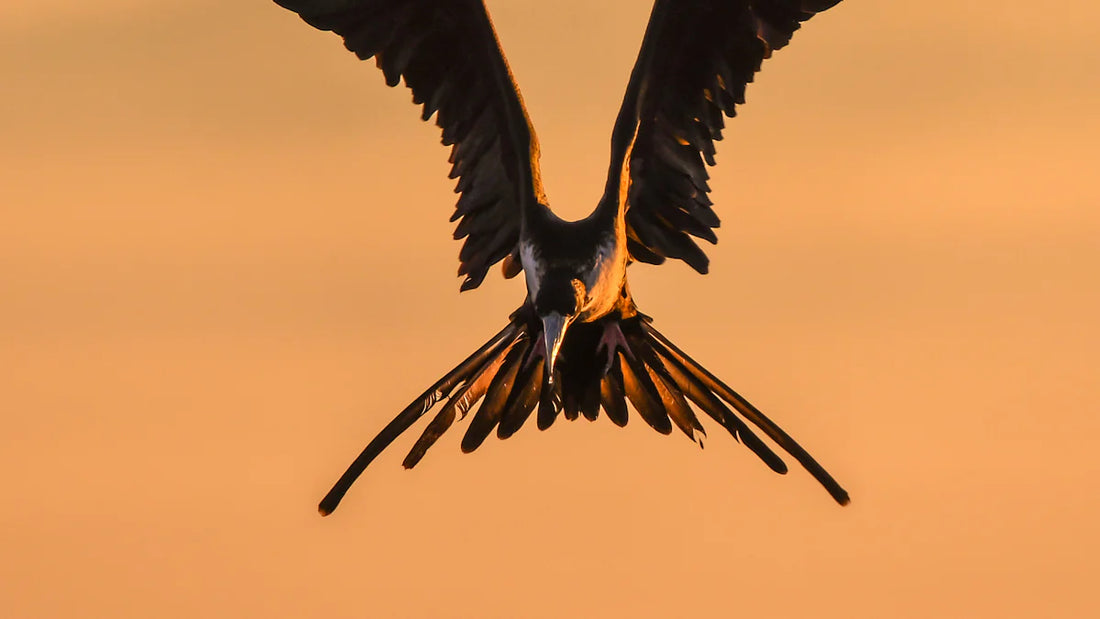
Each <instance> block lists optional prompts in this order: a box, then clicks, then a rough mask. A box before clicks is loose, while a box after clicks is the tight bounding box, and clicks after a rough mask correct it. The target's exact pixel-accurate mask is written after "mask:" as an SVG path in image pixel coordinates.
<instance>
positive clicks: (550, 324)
mask: <svg viewBox="0 0 1100 619" xmlns="http://www.w3.org/2000/svg"><path fill="white" fill-rule="evenodd" d="M571 322H573V317H572V316H563V315H562V314H559V313H557V312H550V313H549V314H547V315H545V316H543V317H542V334H543V337H544V338H545V340H546V380H547V382H548V383H549V384H551V385H552V384H554V364H555V362H556V361H557V360H558V352H559V351H560V350H561V342H562V340H563V339H565V330H566V329H567V328H569V324H570V323H571Z"/></svg>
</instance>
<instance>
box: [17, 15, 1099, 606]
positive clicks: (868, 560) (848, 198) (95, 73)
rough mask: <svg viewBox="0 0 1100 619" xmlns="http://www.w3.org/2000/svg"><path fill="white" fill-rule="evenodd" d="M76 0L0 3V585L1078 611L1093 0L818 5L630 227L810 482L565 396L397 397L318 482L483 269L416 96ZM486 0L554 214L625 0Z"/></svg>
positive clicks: (593, 154) (1093, 436) (1091, 418)
mask: <svg viewBox="0 0 1100 619" xmlns="http://www.w3.org/2000/svg"><path fill="white" fill-rule="evenodd" d="M228 4H232V5H233V6H227V5H228ZM75 5H76V3H71V2H62V1H61V0H49V1H43V0H40V1H38V2H34V3H30V2H18V1H17V2H16V3H15V4H12V3H10V2H9V3H6V4H5V5H4V6H3V7H2V8H0V75H2V76H3V81H4V86H3V96H2V97H0V294H2V295H3V299H2V301H0V421H3V424H4V429H3V431H2V432H0V487H2V488H3V489H4V490H3V492H4V496H3V500H2V502H0V549H2V554H3V557H4V559H3V560H2V561H0V610H2V614H3V615H4V616H5V617H76V616H89V617H91V616H100V617H150V616H153V617H196V616H210V617H218V616H226V617H314V616H327V617H334V618H338V617H362V616H376V617H383V616H385V617H517V616H519V617H562V616H588V617H596V616H601V617H612V616H624V617H668V616H674V615H686V614H693V615H696V616H714V617H718V616H731V615H734V614H736V615H739V616H747V617H751V616H768V617H869V618H870V617H914V618H924V617H941V618H942V617H984V616H989V617H999V618H1005V617H1038V616H1044V617H1085V616H1096V615H1098V614H1100V603H1098V602H1097V601H1096V596H1095V583H1094V581H1095V574H1096V573H1097V572H1098V570H1100V562H1098V560H1097V556H1098V553H1100V527H1098V526H1097V525H1096V523H1097V522H1100V493H1098V492H1097V490H1096V487H1097V481H1096V480H1097V477H1098V475H1100V455H1098V446H1100V444H1098V438H1097V437H1098V436H1100V417H1098V415H1097V414H1096V413H1097V406H1098V405H1097V402H1098V401H1100V385H1098V383H1100V380H1098V376H1100V360H1098V353H1097V350H1098V349H1100V320H1098V318H1097V317H1098V316H1100V286H1098V284H1097V282H1098V281H1100V243H1098V242H1097V238H1098V237H1100V209H1098V208H1097V204H1100V178H1098V174H1097V170H1098V169H1100V157H1098V155H1097V144H1098V142H1100V115H1097V114H1096V110H1097V109H1100V44H1098V43H1097V42H1096V33H1097V32H1098V24H1100V7H1098V6H1097V5H1096V3H1093V2H1085V1H1084V0H1070V1H1069V2H1063V3H1060V4H1059V10H1058V11H1057V12H1056V16H1055V17H1049V16H1047V15H1045V14H1042V13H1040V12H1038V11H1037V9H1036V5H1035V4H1034V3H1030V2H1029V3H1025V2H1021V1H1018V0H1017V1H1014V2H1013V1H1010V2H1001V3H997V4H996V6H992V5H991V4H990V3H985V2H969V1H964V0H952V1H948V0H929V1H926V2H920V3H901V2H871V1H868V0H862V1H861V0H847V1H846V2H844V3H842V4H841V5H839V6H838V7H836V8H834V9H832V10H830V11H829V12H827V13H826V14H823V15H821V16H818V17H817V18H815V19H814V20H813V21H812V22H810V23H809V24H808V25H807V26H806V28H805V29H804V30H803V31H801V32H800V33H799V34H798V35H797V36H796V37H795V39H794V41H793V43H792V45H791V46H790V47H789V48H787V49H784V50H782V51H780V52H779V53H777V54H776V55H775V57H774V58H773V59H772V60H770V61H768V63H767V64H766V66H765V70H764V71H763V72H762V73H761V74H760V75H759V76H758V79H757V82H756V83H755V84H753V85H752V86H751V87H750V90H749V92H748V105H746V106H744V107H743V108H742V111H741V114H739V116H738V118H737V119H736V120H735V121H732V122H730V123H729V126H728V130H727V132H726V140H725V141H724V142H722V143H721V144H720V145H719V154H718V160H719V166H718V168H716V169H715V170H713V183H712V185H713V188H714V193H713V198H714V200H715V202H716V204H717V206H716V210H717V211H718V213H719V215H720V216H721V217H722V221H723V226H722V228H721V229H720V230H719V239H720V240H719V244H718V245H717V246H716V247H713V248H710V249H709V250H708V252H709V254H710V256H711V260H712V263H711V264H712V271H711V274H710V275H708V276H706V277H701V276H698V275H696V274H694V273H693V272H692V271H691V270H690V269H688V268H687V267H685V266H683V265H680V264H673V265H668V266H664V267H660V268H654V267H649V266H645V265H639V266H636V267H634V268H632V269H631V273H630V276H631V284H632V290H633V292H634V294H635V297H636V298H637V301H638V303H639V306H640V308H641V309H642V311H644V312H646V313H648V314H650V315H652V316H654V317H655V319H656V323H657V326H658V327H659V328H660V329H661V330H662V331H663V332H665V333H666V334H667V335H668V336H669V337H671V338H672V339H673V340H674V341H676V342H677V343H678V344H680V345H681V346H682V347H683V348H684V349H685V350H687V351H688V352H689V353H691V354H693V355H694V356H695V357H696V358H697V359H699V360H700V361H701V362H703V363H704V364H705V365H707V366H708V367H709V368H710V369H712V370H713V371H714V372H715V373H717V374H718V375H719V376H721V377H723V378H724V379H725V380H726V381H727V382H729V383H730V384H731V385H732V386H733V387H734V388H735V389H738V390H739V391H740V392H742V393H743V394H744V395H746V396H747V397H748V398H749V399H750V400H752V401H753V402H754V403H755V404H757V406H759V407H760V408H761V409H763V410H764V411H765V412H766V413H768V414H769V415H771V416H772V417H773V418H774V419H776V420H777V421H778V422H779V423H780V424H781V425H782V426H783V427H784V428H785V429H787V430H788V431H789V432H790V433H791V434H793V435H794V436H795V437H796V438H797V439H798V440H799V441H800V442H801V443H802V444H803V445H804V446H806V447H807V449H808V450H809V451H810V452H811V453H812V454H814V455H815V456H816V457H817V458H818V459H819V460H820V461H821V462H822V463H823V464H824V465H825V466H826V467H827V468H828V469H829V470H830V472H832V473H833V474H834V475H835V476H836V477H837V478H838V479H839V480H840V481H841V482H842V483H843V484H844V485H845V486H846V487H847V489H848V490H849V491H850V492H851V494H852V504H851V505H850V506H849V507H846V508H840V507H838V506H836V505H835V504H834V503H833V502H832V501H831V500H830V499H829V497H828V495H827V494H826V493H825V492H824V491H822V490H821V488H819V487H818V486H817V485H816V483H815V482H814V481H813V480H812V479H811V478H810V477H809V476H808V475H807V474H806V473H804V472H803V471H802V470H801V469H795V468H792V470H791V472H790V473H789V474H788V475H787V476H785V477H781V476H777V475H774V474H773V473H771V472H770V471H768V470H767V469H766V467H764V466H763V465H762V464H760V463H759V462H758V461H756V459H755V458H754V457H753V456H752V455H751V454H750V453H749V452H748V451H747V450H745V449H744V448H743V447H741V446H740V445H737V444H735V443H734V441H733V440H732V439H731V438H730V437H728V436H723V435H722V434H721V433H720V432H719V428H716V427H711V428H710V430H711V432H710V436H709V439H708V441H707V448H706V450H704V451H700V450H699V449H698V448H697V447H695V446H694V445H693V444H692V443H690V442H689V441H687V440H685V439H684V438H682V437H678V436H672V437H663V436H660V435H657V434H656V433H654V432H652V431H651V430H650V429H649V428H647V427H645V425H644V424H642V423H639V422H638V421H639V420H638V419H636V418H633V419H632V421H631V424H630V425H629V426H628V427H627V428H626V429H622V430H620V429H618V428H615V427H613V426H612V425H611V424H610V423H609V422H608V421H607V420H606V419H603V418H601V419H600V420H599V421H597V422H596V423H593V424H590V423H588V422H585V421H579V422H575V423H566V422H563V421H559V423H557V424H556V425H555V426H554V427H553V428H552V429H550V430H549V431H547V432H542V433H540V432H538V431H537V430H535V428H534V427H533V424H532V425H531V426H530V427H527V428H525V429H524V430H522V431H521V432H520V433H519V434H517V435H516V436H515V437H514V438H512V439H509V440H508V441H506V442H500V441H496V440H495V439H491V440H490V441H489V442H487V443H486V445H484V446H483V447H482V448H481V449H480V450H479V451H478V452H476V453H475V454H472V455H462V454H460V452H459V449H458V442H459V437H460V436H461V433H460V431H457V432H454V433H453V434H450V435H448V436H446V437H444V438H443V439H442V440H441V441H440V444H439V445H438V446H437V447H436V448H435V449H434V450H433V451H432V452H431V453H429V455H428V456H427V457H426V458H425V460H424V462H423V463H422V464H421V465H420V466H419V467H418V468H417V469H416V470H415V471H412V472H406V471H403V470H402V469H401V467H400V461H401V459H402V457H403V456H404V453H405V451H407V449H408V447H409V446H410V445H411V443H412V441H413V440H414V439H415V436H409V437H405V438H404V439H401V440H399V441H397V443H396V444H395V446H394V448H393V450H392V451H389V452H386V453H385V454H384V455H383V456H382V457H381V458H379V459H378V461H377V462H376V463H375V464H374V465H373V466H372V467H371V468H370V469H369V470H368V471H367V473H366V474H365V475H364V476H363V478H362V479H361V480H360V482H359V483H358V484H357V485H356V486H355V487H354V488H353V490H352V492H351V493H350V494H349V495H348V498H347V499H346V500H345V502H344V503H343V504H342V506H341V508H340V510H339V511H338V512H336V514H334V515H333V516H332V517H330V518H326V519H322V518H320V517H318V516H317V514H316V511H315V506H316V503H317V501H318V500H319V499H320V497H321V496H322V495H323V493H324V492H325V491H326V490H327V489H328V487H329V485H330V484H331V483H332V482H333V481H334V480H335V479H336V477H337V476H338V475H339V474H340V473H341V472H342V471H343V470H344V467H345V466H346V465H347V464H348V463H349V462H350V461H351V459H352V458H353V457H354V456H355V455H356V454H357V453H358V451H359V450H360V449H361V448H362V446H363V445H364V444H365V442H366V441H367V440H369V439H370V438H371V436H373V434H374V433H375V432H376V431H377V430H378V429H379V428H381V426H382V425H383V424H385V423H386V422H387V421H388V420H389V419H390V418H391V417H392V416H393V415H394V414H396V413H397V412H398V411H399V410H400V409H401V408H403V407H404V406H405V404H407V403H408V401H410V400H411V399H412V398H413V397H414V396H415V395H416V394H418V393H419V392H420V391H421V390H423V389H424V388H425V387H426V386H427V385H429V384H430V383H431V382H432V381H434V380H435V379H436V378H437V377H438V376H439V375H440V374H442V373H443V372H444V371H446V370H447V369H449V368H450V367H451V366H452V365H454V363H456V362H457V361H459V360H460V359H461V358H463V357H464V356H465V355H466V354H467V353H469V352H470V351H471V350H473V349H474V348H475V347H476V346H478V345H480V344H481V342H482V341H484V340H485V339H486V338H488V337H489V336H490V335H491V334H493V333H495V332H496V331H497V330H498V329H499V328H500V327H501V326H502V325H503V323H504V321H505V319H506V316H507V315H508V313H509V312H510V311H511V310H512V309H514V308H515V307H516V306H517V305H518V304H519V303H520V302H521V300H522V296H523V289H522V283H521V280H520V279H517V280H513V281H507V282H506V281H503V280H502V279H501V278H500V277H499V276H496V275H495V274H494V275H491V276H490V278H489V279H487V280H486V284H485V285H484V286H483V288H482V289H480V290H478V291H475V292H472V293H465V294H462V295H459V294H458V286H459V283H460V280H459V279H458V278H456V277H455V276H454V273H455V269H456V268H457V266H458V261H457V251H458V247H459V244H458V243H457V242H454V241H451V240H449V239H450V232H451V230H452V224H450V223H448V222H447V218H448V216H449V215H450V213H451V209H452V208H453V204H454V195H453V194H452V193H451V189H452V188H453V183H452V181H449V180H447V179H446V171H447V169H448V166H447V163H446V158H447V151H446V149H444V148H443V147H441V146H439V144H438V141H439V137H438V132H437V130H436V129H435V128H434V127H432V126H429V125H427V124H423V123H420V122H418V120H417V114H416V111H415V110H414V109H413V107H412V106H411V105H410V104H409V99H410V95H409V94H408V92H406V91H404V90H403V89H387V88H385V86H384V85H383V83H382V78H381V75H380V74H379V73H378V72H377V71H376V70H375V69H374V68H373V63H360V62H358V61H356V59H355V57H354V56H353V55H351V54H349V53H347V52H346V51H344V50H343V48H342V45H341V44H340V41H339V40H338V39H337V38H336V37H334V36H332V35H331V34H327V33H321V32H317V31H314V30H313V29H312V28H309V27H308V26H306V25H305V24H304V23H302V22H301V21H300V20H299V19H298V18H297V17H296V16H294V15H293V14H291V13H289V12H287V11H285V10H283V9H281V8H279V7H277V6H275V5H274V4H273V3H269V2H265V1H253V2H247V3H225V2H213V1H206V0H203V1H198V0H190V1H185V0H173V1H169V0H159V1H157V2H153V1H151V0H105V1H103V2H97V3H93V4H87V3H85V4H84V5H81V6H75ZM488 5H489V8H490V10H491V12H492V15H493V18H494V21H495V23H496V25H497V28H498V30H499V34H500V38H501V40H502V42H503V45H504V47H505V50H506V53H507V55H508V59H509V61H510V63H511V65H512V68H513V70H514V72H515V74H516V78H517V80H518V81H519V83H520V86H521V87H522V89H523V94H524V97H525V99H526V102H527V105H528V108H529V110H530V113H531V116H532V119H533V121H534V123H535V126H536V128H537V130H538V132H539V138H540V141H541V143H542V151H543V159H542V169H543V173H544V179H545V182H546V187H547V192H548V194H549V197H550V200H551V203H552V205H553V206H554V207H555V209H556V210H558V211H559V212H561V213H562V214H564V215H567V216H570V217H580V216H582V215H584V214H586V213H587V212H588V211H589V210H590V209H591V208H592V207H593V206H594V205H595V201H596V200H597V199H598V197H599V193H600V190H601V188H602V186H603V176H604V174H605V171H606V165H607V157H608V150H609V148H608V142H609V137H610V131H611V124H612V122H613V120H614V117H615V113H616V111H617V109H618V104H619V101H620V100H621V97H622V91H623V88H624V87H625V85H626V81H627V77H628V73H629V69H630V66H631V65H632V63H633V60H634V56H635V54H636V52H637V49H638V45H639V43H640V41H641V36H642V31H643V29H644V26H645V20H646V18H647V15H648V10H649V6H648V2H643V1H640V0H638V1H625V0H618V1H606V2H599V3H595V2H582V1H580V0H563V1H560V2H554V3H546V2H530V1H526V0H523V1H521V0H512V1H505V0H491V1H490V2H489V3H488ZM711 426H713V424H711ZM418 431H419V426H418V428H417V430H415V431H414V434H416V433H418Z"/></svg>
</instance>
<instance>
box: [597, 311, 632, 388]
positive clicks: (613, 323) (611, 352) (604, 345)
mask: <svg viewBox="0 0 1100 619" xmlns="http://www.w3.org/2000/svg"><path fill="white" fill-rule="evenodd" d="M603 349H606V350H607V360H606V361H605V362H604V367H603V374H604V375H607V373H608V372H610V371H611V365H612V364H613V363H615V351H616V350H618V349H622V350H623V352H625V353H627V354H630V348H629V347H628V346H627V344H626V337H625V336H624V335H623V330H622V329H621V328H620V327H619V321H617V320H609V321H607V326H605V327H604V328H603V335H601V336H600V341H599V343H598V344H597V345H596V354H597V355H598V354H600V350H603Z"/></svg>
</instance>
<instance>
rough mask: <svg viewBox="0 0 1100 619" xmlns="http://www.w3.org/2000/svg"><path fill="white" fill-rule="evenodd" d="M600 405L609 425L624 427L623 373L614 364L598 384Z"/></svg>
mask: <svg viewBox="0 0 1100 619" xmlns="http://www.w3.org/2000/svg"><path fill="white" fill-rule="evenodd" d="M600 405H601V406H603V410H604V411H605V412H607V418H608V419H610V420H611V423H614V424H615V425H617V426H619V427H620V428H621V427H623V426H625V425H626V422H627V419H629V417H628V416H627V412H626V390H625V389H624V388H623V372H622V370H621V369H620V368H619V364H618V362H615V363H614V364H613V365H612V366H611V368H610V369H609V370H608V372H607V375H606V376H604V378H603V380H602V381H601V382H600Z"/></svg>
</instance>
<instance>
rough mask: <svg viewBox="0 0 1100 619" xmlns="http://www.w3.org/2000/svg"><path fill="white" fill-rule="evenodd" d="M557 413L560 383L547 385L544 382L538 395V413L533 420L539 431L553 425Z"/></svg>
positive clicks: (559, 409) (558, 381) (559, 401)
mask: <svg viewBox="0 0 1100 619" xmlns="http://www.w3.org/2000/svg"><path fill="white" fill-rule="evenodd" d="M544 367H545V366H544ZM543 373H545V370H544V372H543ZM547 387H549V389H547ZM559 411H561V381H560V380H555V381H554V383H553V384H552V385H547V383H546V381H543V383H542V392H541V393H540V394H539V412H538V415H537V416H536V419H535V421H536V425H537V426H538V428H539V430H545V429H547V428H549V427H550V426H552V425H554V420H555V419H557V417H558V412H559Z"/></svg>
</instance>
